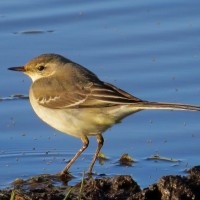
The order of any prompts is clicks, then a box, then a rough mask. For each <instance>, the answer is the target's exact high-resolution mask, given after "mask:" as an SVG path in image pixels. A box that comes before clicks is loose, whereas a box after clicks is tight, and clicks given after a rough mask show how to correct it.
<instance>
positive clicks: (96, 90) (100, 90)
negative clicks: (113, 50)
mask: <svg viewBox="0 0 200 200" xmlns="http://www.w3.org/2000/svg"><path fill="white" fill-rule="evenodd" d="M32 92H33V95H34V97H35V98H36V100H37V101H38V104H40V105H42V106H44V107H48V108H54V109H61V108H77V107H78V108H85V107H109V106H113V105H120V104H131V103H136V102H141V101H142V100H141V99H138V98H136V97H133V96H131V95H130V94H128V93H126V92H125V91H123V90H120V89H119V88H117V87H115V86H113V85H111V84H108V83H104V82H101V81H99V82H98V83H94V82H88V83H84V84H78V83H73V84H71V83H66V82H65V83H63V82H62V83H61V82H59V81H58V80H57V79H54V78H51V79H46V80H43V81H42V80H38V81H36V82H35V83H33V85H32Z"/></svg>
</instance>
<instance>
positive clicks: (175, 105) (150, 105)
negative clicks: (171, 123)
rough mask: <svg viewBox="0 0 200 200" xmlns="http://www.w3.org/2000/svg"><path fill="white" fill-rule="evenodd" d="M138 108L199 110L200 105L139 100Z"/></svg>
mask: <svg viewBox="0 0 200 200" xmlns="http://www.w3.org/2000/svg"><path fill="white" fill-rule="evenodd" d="M136 107H138V108H139V109H142V110H145V109H152V110H153V109H166V110H189V111H200V106H195V105H190V104H179V103H164V102H148V101H147V102H146V101H144V102H140V103H137V106H136Z"/></svg>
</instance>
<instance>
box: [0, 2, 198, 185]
mask: <svg viewBox="0 0 200 200" xmlns="http://www.w3.org/2000/svg"><path fill="white" fill-rule="evenodd" d="M199 6H200V2H199V1H196V0H192V1H182V0H169V1H165V2H163V1H158V0H153V1H147V0H140V1H130V0H127V1H119V0H115V1H114V0H113V1H106V0H103V1H93V0H86V1H68V0H67V1H66V0H59V1H56V0H50V1H39V0H36V1H30V0H27V1H22V0H15V1H11V0H7V1H1V2H0V29H1V31H0V41H1V42H0V52H1V53H0V70H1V73H0V98H1V99H2V98H7V97H9V96H11V95H13V94H23V95H28V90H29V87H30V84H31V80H30V79H29V78H28V77H26V76H25V75H23V74H20V73H16V72H11V71H8V70H7V68H8V67H14V66H21V65H24V64H25V63H26V62H28V61H29V60H30V59H31V58H33V57H35V56H37V55H39V54H42V53H49V52H53V53H58V54H62V55H64V56H66V57H68V58H69V59H71V60H73V61H75V62H77V63H79V64H81V65H83V66H85V67H87V68H88V69H90V70H92V71H93V72H94V73H96V74H97V75H98V76H99V77H100V78H101V79H102V80H104V81H107V82H110V83H112V84H114V85H116V86H118V87H120V88H122V89H124V90H126V91H128V92H130V93H131V94H134V95H135V96H137V97H139V98H142V99H145V100H150V101H167V102H182V103H189V104H197V105H200V78H199V76H200V67H199V66H200V45H199V44H200V37H199V33H200V23H199V19H200V12H199ZM0 119H1V120H0V168H1V171H0V186H1V187H4V186H7V185H8V184H9V183H10V182H11V181H13V180H14V179H16V178H20V177H21V178H28V177H30V176H33V175H38V174H41V173H57V172H58V171H60V170H61V169H62V168H63V167H64V166H65V163H66V161H68V160H70V158H71V157H72V156H73V154H75V152H76V151H77V150H78V149H79V148H80V147H81V145H82V144H81V141H79V140H78V139H77V138H73V137H70V136H67V135H64V134H61V133H59V132H58V131H56V130H54V129H52V128H50V127H48V126H47V125H45V124H44V123H43V122H42V121H40V119H39V118H38V117H37V116H36V115H35V113H34V112H33V110H32V108H31V106H30V104H29V102H28V100H3V101H0ZM199 120H200V113H198V112H186V111H173V112H172V111H142V112H139V113H136V114H134V115H131V116H129V117H128V118H126V119H125V120H124V121H123V123H120V124H117V125H115V126H114V127H112V128H111V129H110V130H108V131H107V132H106V133H105V134H104V137H105V145H104V148H103V149H102V151H103V152H104V153H105V155H106V156H107V157H109V160H108V161H107V162H106V163H105V164H104V165H103V166H101V165H100V164H98V162H97V163H96V165H95V167H94V170H95V171H96V172H97V173H98V174H101V173H105V174H106V175H115V174H130V175H132V177H133V178H134V179H135V180H136V181H137V182H138V183H139V184H140V186H142V187H147V186H148V185H149V184H151V183H153V182H155V181H157V180H158V179H159V178H160V177H161V176H163V175H167V174H181V175H183V174H184V170H185V169H186V168H188V167H192V166H194V165H198V164H200V159H199V152H200V145H199V143H200V123H199ZM95 148H96V139H95V138H91V142H90V147H89V148H88V150H86V151H85V152H84V154H83V155H82V157H81V158H80V159H79V160H77V162H76V163H75V164H74V165H73V166H72V168H71V172H72V174H74V175H75V176H76V179H75V180H73V181H72V183H71V184H74V183H75V182H76V181H79V180H80V179H81V178H82V175H81V172H83V171H85V170H87V168H88V166H89V163H90V160H91V158H92V154H93V152H94V151H95ZM123 153H129V154H130V155H131V156H132V157H133V158H134V159H135V160H137V162H136V163H135V164H134V165H133V166H132V167H122V166H118V162H117V161H118V159H119V157H120V156H121V155H122V154H123ZM155 154H159V155H160V156H163V157H168V158H173V159H177V160H180V161H181V162H178V163H172V162H164V161H157V162H155V161H152V160H151V161H150V160H147V158H148V157H150V156H151V155H155Z"/></svg>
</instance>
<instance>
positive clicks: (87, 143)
mask: <svg viewBox="0 0 200 200" xmlns="http://www.w3.org/2000/svg"><path fill="white" fill-rule="evenodd" d="M81 140H82V142H83V146H82V147H81V148H80V150H79V151H78V152H77V153H76V155H75V156H74V157H73V158H72V159H71V160H70V162H69V163H68V164H67V165H66V166H65V168H64V169H63V170H62V172H61V175H62V174H67V173H68V169H69V168H70V167H71V165H72V164H73V163H74V161H75V160H76V159H77V158H78V157H79V156H80V155H81V153H83V151H84V150H85V149H87V147H88V145H89V140H88V138H87V136H83V137H82V138H81Z"/></svg>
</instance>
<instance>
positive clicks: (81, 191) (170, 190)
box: [0, 166, 200, 200]
mask: <svg viewBox="0 0 200 200" xmlns="http://www.w3.org/2000/svg"><path fill="white" fill-rule="evenodd" d="M69 180H70V177H64V178H63V177H62V178H61V177H59V176H58V175H40V176H37V177H32V178H30V179H27V180H22V179H17V180H15V181H14V182H13V184H12V187H11V188H8V189H4V190H1V191H0V199H1V200H72V199H76V200H77V199H82V200H86V199H87V200H90V199H91V200H98V199H100V200H114V199H115V200H116V199H120V200H152V199H153V200H171V199H184V200H187V199H188V200H191V199H193V200H195V199H200V166H196V167H193V168H191V169H189V170H188V175H187V176H172V175H171V176H163V177H161V178H160V180H159V181H158V182H157V183H155V184H153V185H151V186H149V187H148V188H145V189H143V190H142V189H141V188H140V186H139V185H138V184H137V183H136V182H135V181H134V180H133V179H132V178H131V176H128V175H127V176H126V175H125V176H120V175H117V176H114V177H111V178H108V177H103V178H96V179H93V178H92V177H90V178H84V179H82V181H81V182H80V183H78V184H76V185H75V186H69V185H68V184H67V182H68V181H69Z"/></svg>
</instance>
